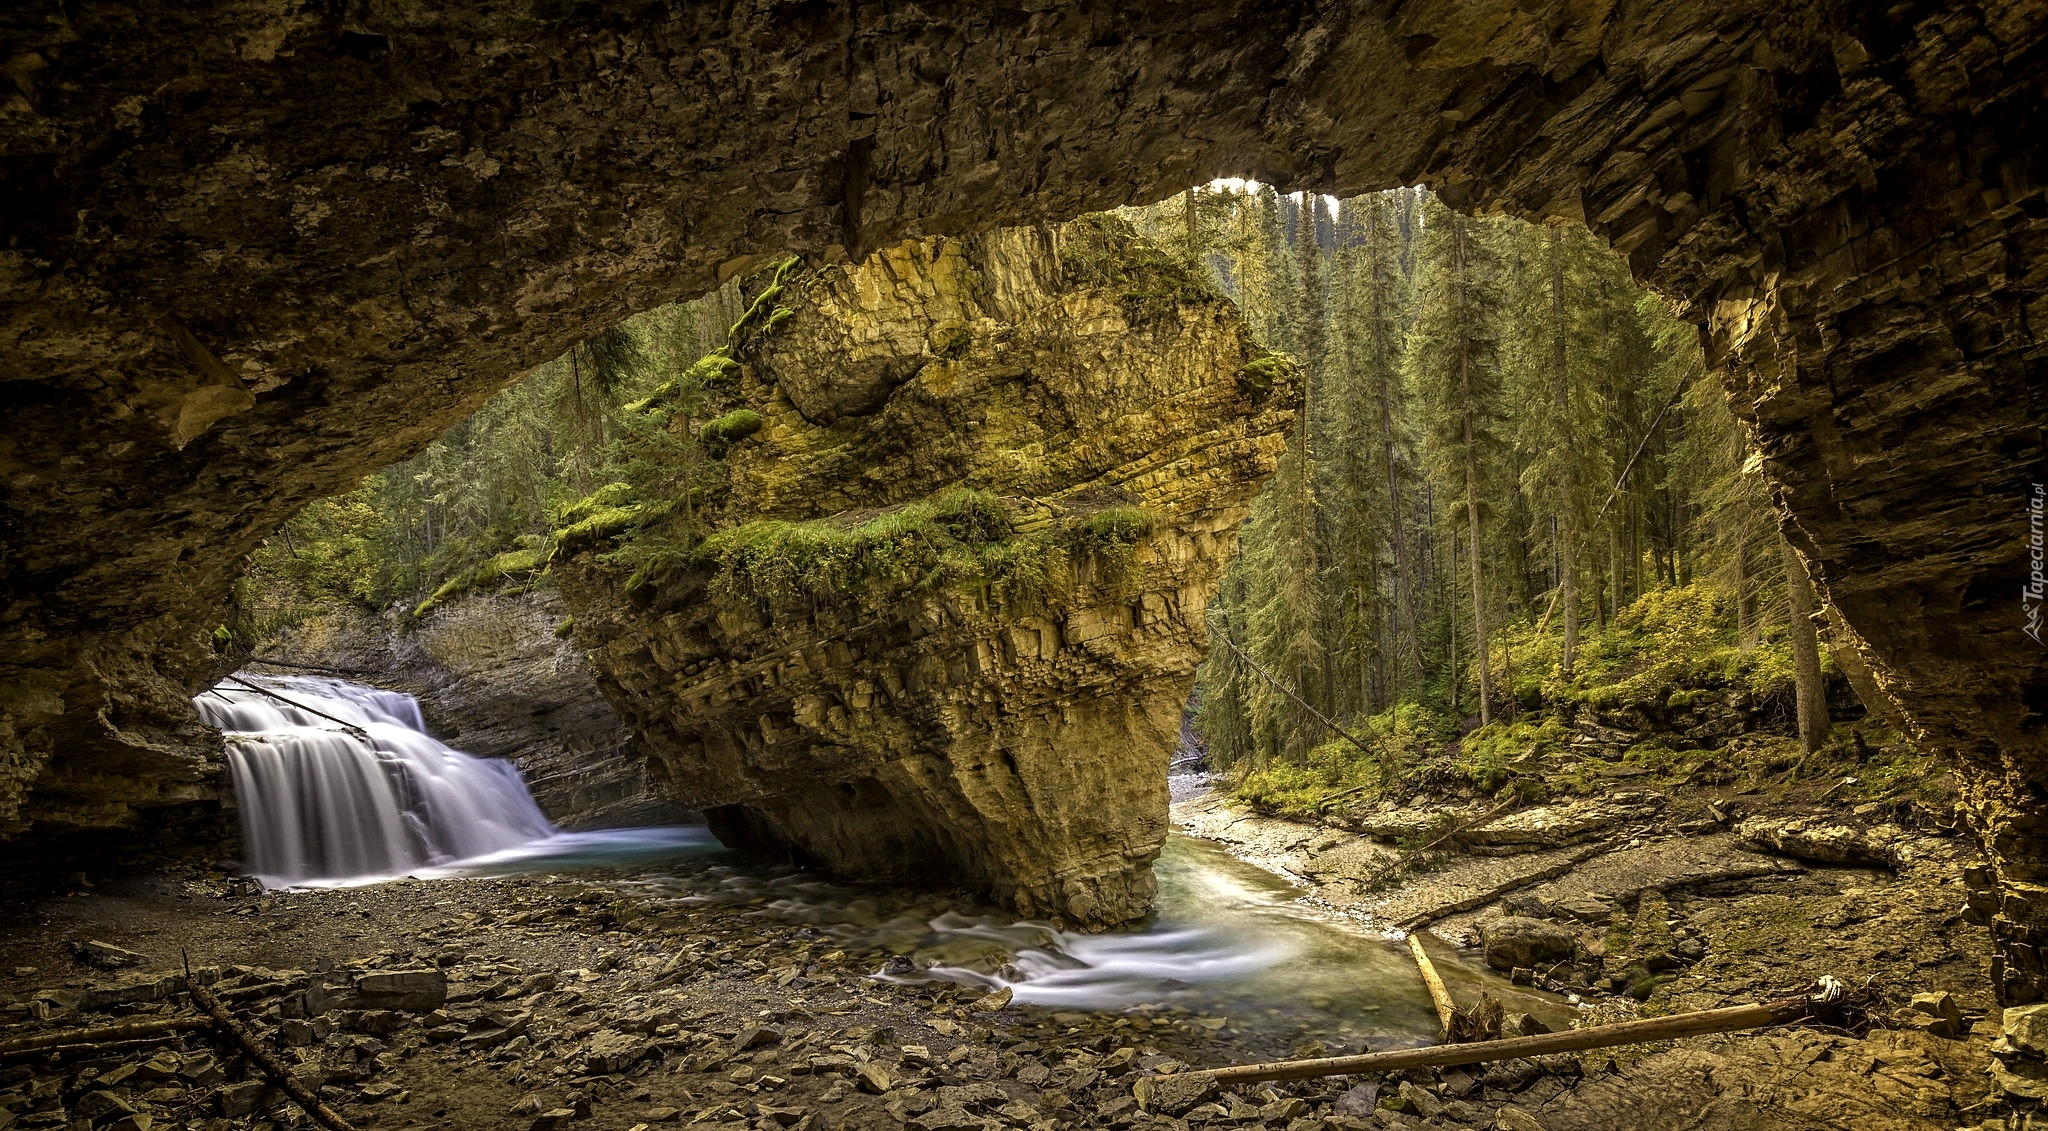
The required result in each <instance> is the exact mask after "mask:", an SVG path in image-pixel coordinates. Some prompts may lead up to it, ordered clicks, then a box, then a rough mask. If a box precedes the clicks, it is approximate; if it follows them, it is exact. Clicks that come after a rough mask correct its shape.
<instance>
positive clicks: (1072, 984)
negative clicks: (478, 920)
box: [197, 676, 1571, 1048]
mask: <svg viewBox="0 0 2048 1131" xmlns="http://www.w3.org/2000/svg"><path fill="white" fill-rule="evenodd" d="M236 678H237V679H238V680H240V681H241V682H239V683H238V682H234V681H230V682H226V683H223V684H222V685H221V686H220V687H217V688H215V689H213V690H212V691H209V692H207V693H205V694H202V695H201V696H200V697H199V698H198V700H197V702H198V705H199V708H200V711H201V714H202V715H203V716H204V717H205V719H206V721H207V722H209V723H211V724H213V725H214V726H217V727H220V728H221V729H222V730H223V731H226V732H227V737H228V763H229V768H230V772H231V775H232V778H233V783H234V788H235V793H236V796H237V799H238V803H239V805H240V815H241V821H242V831H243V842H244V848H245V851H246V852H247V854H248V857H249V858H248V861H247V866H248V869H249V871H250V872H251V873H252V874H254V875H255V876H257V877H258V878H259V879H261V880H262V881H263V882H264V883H265V884H266V885H269V886H273V887H282V886H343V885H355V884H367V883H376V882H380V881H385V880H391V879H396V878H400V877H408V876H410V877H421V878H434V877H450V876H488V875H507V874H514V873H521V872H599V871H602V872H609V873H612V878H611V879H610V882H612V883H614V884H616V885H617V886H618V887H620V888H621V889H622V890H623V891H624V892H626V893H627V894H631V895H633V896H635V897H636V898H638V899H640V900H643V901H645V902H647V903H649V904H652V905H656V906H658V905H660V904H662V903H665V902H670V901H676V902H685V903H689V902H713V903H720V904H725V905H730V906H733V907H735V908H744V909H746V910H747V911H748V912H749V913H751V914H756V915H759V916H761V917H763V918H766V919H769V920H771V921H776V922H781V923H786V924H788V925H789V926H790V927H791V928H792V929H795V928H810V929H814V930H817V931H820V932H822V933H825V934H828V935H830V936H832V937H834V938H836V939H839V940H842V941H843V942H844V944H845V945H846V946H847V947H848V949H849V950H852V949H855V948H858V949H862V950H868V951H872V952H875V953H876V954H877V955H878V956H884V955H885V956H888V957H887V959H886V961H882V962H881V965H880V968H879V969H878V971H877V972H876V977H878V978H882V979H888V980H894V981H933V980H939V981H950V982H957V983H960V984H962V985H966V986H969V987H974V988H977V989H985V990H994V989H996V988H999V987H1005V986H1007V987H1009V988H1010V989H1011V991H1012V993H1013V994H1014V1000H1015V1001H1017V1002H1018V1003H1020V1004H1023V1005H1028V1006H1036V1007H1041V1008H1045V1009H1050V1010H1054V1011H1102V1010H1108V1011H1122V1010H1134V1009H1135V1010H1141V1011H1142V1010H1151V1009H1161V1008H1166V1009H1177V1010H1185V1011H1188V1012H1192V1013H1196V1014H1199V1015H1203V1016H1211V1017H1218V1018H1221V1017H1229V1018H1232V1019H1234V1020H1235V1021H1236V1023H1238V1024H1239V1025H1243V1024H1245V1023H1247V1022H1251V1023H1254V1024H1256V1026H1257V1027H1258V1028H1259V1029H1261V1030H1263V1031H1265V1032H1266V1033H1268V1034H1269V1035H1272V1036H1276V1037H1285V1036H1288V1035H1300V1036H1310V1035H1313V1036H1316V1037H1318V1038H1320V1039H1323V1040H1324V1041H1326V1042H1327V1043H1329V1044H1330V1046H1331V1047H1333V1048H1355V1047H1358V1045H1359V1044H1361V1043H1369V1044H1371V1045H1372V1046H1373V1047H1386V1046H1388V1045H1390V1044H1414V1043H1423V1042H1426V1041H1429V1040H1433V1039H1434V1037H1435V1034H1436V1025H1437V1021H1436V1014H1435V1011H1434V1009H1433V1008H1432V1006H1431V1004H1430V1000H1429V996H1428V994H1427V992H1426V991H1425V990H1424V989H1423V986H1422V983H1421V980H1420V979H1419V977H1418V976H1417V974H1416V971H1415V966H1414V963H1413V960H1412V959H1411V958H1410V957H1409V955H1408V951H1407V948H1406V947H1405V946H1404V945H1403V944H1401V943H1400V942H1399V941H1397V939H1396V937H1394V936H1390V935H1388V934H1387V933H1385V932H1383V931H1379V930H1376V929H1374V928H1372V927H1371V926H1370V925H1368V924H1363V923H1360V922H1357V921H1355V920H1352V919H1349V918H1346V917H1344V916H1342V915H1339V914H1337V913H1335V912H1331V911H1327V910H1325V909H1321V908H1319V907H1317V906H1315V905H1313V904H1310V903H1308V902H1307V901H1305V900H1304V899H1303V898H1302V893H1301V891H1300V890H1299V889H1297V888H1295V887H1294V886H1293V885H1291V884H1290V883H1288V882H1287V881H1286V880H1284V879H1282V878H1281V877H1279V876H1276V875H1274V874H1272V873H1270V872H1267V871H1265V870H1263V869H1260V868H1257V867H1255V866H1253V865H1250V864H1246V863H1244V862H1242V861H1240V860H1237V859H1236V858H1234V857H1232V856H1231V855H1230V854H1229V853H1227V852H1225V851H1224V850H1223V849H1222V848H1220V847H1218V846H1217V845H1215V844H1213V843H1210V842H1207V841H1201V840H1196V839H1192V838H1189V837H1184V836H1180V835H1177V834H1176V835H1174V836H1173V837H1171V838H1170V839H1169V840H1168V842H1167V845H1166V849H1165V851H1164V853H1163V854H1162V856H1161V857H1160V860H1159V862H1158V864H1157V869H1158V875H1159V902H1158V905H1157V909H1156V910H1155V912H1154V914H1153V915H1152V916H1151V917H1150V918H1148V919H1147V920H1146V921H1145V922H1144V923H1143V924H1141V925H1139V926H1136V927H1134V928H1132V929H1129V930H1123V931H1114V932H1108V933H1104V934H1078V933H1070V932H1065V931H1061V930H1058V929H1056V928H1054V927H1052V926H1051V925H1049V924H1045V923H1035V922H1017V921H1015V920H1014V919H1013V918H1011V917H1007V916H1002V915H997V914H988V913H985V912H984V911H983V910H982V909H978V908H975V907H973V906H972V905H971V904H969V903H967V902H966V901H964V900H963V899H962V898H961V897H959V896H958V895H957V894H956V895H946V894H933V893H921V892H913V891H906V890H903V889H898V888H883V887H873V886H865V885H855V884H846V883H840V882H835V881H832V880H829V879H825V878H822V877H820V876H819V875H817V874H816V873H812V872H806V871H803V870H799V869H792V868H774V867H764V866H760V865H757V864H752V863H746V862H742V861H739V860H737V859H736V858H734V857H732V856H731V855H730V854H728V853H726V852H725V851H724V850H723V849H722V848H721V847H720V846H719V845H718V844H717V842H716V841H715V840H714V839H713V838H712V837H711V836H710V834H709V833H708V832H706V831H705V830H704V829H702V828H697V827H679V828H653V829H609V830H592V831H580V832H578V831H567V830H563V829H559V828H557V827H555V826H554V825H553V824H551V823H549V821H548V820H547V818H546V817H545V816H544V815H543V814H542V813H541V811H540V808H539V806H538V805H536V804H535V803H534V801H533V797H532V795H531V794H530V793H529V792H528V791H527V788H526V784H525V782H524V780H523V779H522V778H521V777H520V776H519V772H518V770H517V769H515V768H514V767H513V766H511V765H510V764H509V763H506V762H502V761H494V760H489V759H482V758H477V757H474V756H472V755H469V754H465V753H463V752H461V751H459V750H453V749H450V748H449V747H447V746H445V745H443V744H442V743H440V742H439V741H437V740H435V739H434V738H433V737H431V736H429V735H428V734H426V733H425V726H424V724H423V723H422V722H421V719H420V713H419V705H418V703H417V702H416V701H414V700H413V698H412V697H411V696H409V695H403V694H400V693H397V692H390V691H381V690H378V689H376V688H371V687H365V686H362V685H360V684H354V683H348V682H346V681H343V680H337V679H327V678H322V677H311V676H289V677H278V676H263V677H256V676H243V677H236ZM878 961H880V959H879V957H878ZM1438 966H1439V970H1440V972H1441V973H1442V974H1443V976H1444V979H1445V981H1446V982H1447V983H1448V984H1449V986H1450V989H1451V992H1452V995H1453V996H1454V997H1455V998H1457V999H1458V1000H1460V1001H1474V1000H1477V999H1478V996H1479V994H1480V993H1481V992H1482V991H1484V992H1487V993H1491V994H1493V995H1494V996H1495V997H1498V998H1502V999H1503V1000H1504V1001H1505V1002H1506V1004H1507V1006H1508V1008H1509V1009H1511V1010H1526V1011H1529V1012H1532V1013H1535V1014H1537V1015H1538V1016H1539V1017H1542V1018H1544V1019H1545V1020H1546V1021H1548V1022H1550V1023H1551V1024H1553V1025H1556V1024H1561V1023H1563V1022H1564V1021H1565V1020H1567V1019H1568V1018H1569V1017H1570V1016H1571V1013H1570V1010H1569V1009H1568V1008H1566V1007H1565V1006H1563V1005H1562V1004H1561V1003H1559V1002H1558V1001H1557V999H1555V998H1552V997H1549V996H1548V995H1542V994H1536V993H1530V992H1525V991H1521V990H1517V989H1515V988H1514V987H1511V986H1508V985H1507V984H1506V983H1505V981H1504V980H1502V979H1500V978H1498V977H1497V976H1495V975H1492V974H1490V973H1487V972H1485V971H1483V970H1482V969H1480V968H1477V967H1475V966H1472V965H1470V964H1468V963H1466V962H1464V961H1462V960H1460V959H1458V958H1456V957H1455V956H1450V955H1444V956H1442V957H1441V958H1439V961H1438Z"/></svg>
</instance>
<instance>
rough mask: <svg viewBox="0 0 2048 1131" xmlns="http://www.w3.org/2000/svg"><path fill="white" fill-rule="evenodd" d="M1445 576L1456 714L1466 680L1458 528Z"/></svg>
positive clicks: (1453, 533)
mask: <svg viewBox="0 0 2048 1131" xmlns="http://www.w3.org/2000/svg"><path fill="white" fill-rule="evenodd" d="M1444 576H1445V577H1447V578H1449V579H1450V588H1451V591H1450V594H1449V597H1450V600H1449V601H1448V602H1446V604H1448V605H1449V606H1450V609H1451V714H1453V715H1455V714H1457V713H1458V685H1459V684H1461V683H1463V682H1464V678H1463V677H1462V676H1460V675H1459V674H1458V532H1457V530H1456V529H1453V530H1452V531H1451V568H1450V572H1448V573H1446V574H1444Z"/></svg>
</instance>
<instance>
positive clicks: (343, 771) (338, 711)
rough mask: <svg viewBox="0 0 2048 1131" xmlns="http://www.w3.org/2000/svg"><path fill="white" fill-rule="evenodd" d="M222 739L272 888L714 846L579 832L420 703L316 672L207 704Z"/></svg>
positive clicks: (249, 834) (262, 873)
mask: <svg viewBox="0 0 2048 1131" xmlns="http://www.w3.org/2000/svg"><path fill="white" fill-rule="evenodd" d="M194 703H195V704H196V705H197V706H198V708H199V714H200V717H201V718H203V719H204V720H205V721H206V722H208V723H210V724H211V725H213V726H216V727H219V728H220V729H221V730H222V731H224V732H226V734H227V740H228V743H227V748H228V750H227V752H228V771H229V775H230V777H231V779H232V780H233V783H234V788H235V796H236V798H237V799H238V801H239V803H240V806H241V820H242V843H243V847H244V850H245V852H246V853H247V856H248V861H247V863H248V866H249V870H250V872H252V873H253V874H254V875H255V876H256V877H257V878H258V879H259V880H261V881H262V882H263V883H264V884H266V885H268V886H272V887H282V886H292V885H314V884H319V885H331V884H337V883H362V882H366V881H375V880H381V879H390V878H393V877H396V876H403V875H435V874H448V873H449V872H451V871H455V870H459V869H458V868H457V866H458V865H459V864H463V863H468V864H473V865H480V864H486V863H498V864H506V863H521V862H526V863H536V864H546V863H552V862H556V861H559V860H560V859H562V858H564V857H575V856H583V857H587V858H591V859H590V862H594V863H605V862H607V860H606V857H607V855H608V854H610V855H614V856H616V855H619V854H620V850H623V851H624V854H628V855H630V854H632V853H633V852H636V851H641V852H644V851H647V850H654V851H663V850H673V849H675V848H683V847H696V846H700V845H706V844H708V843H709V842H710V837H709V836H708V835H707V834H705V833H704V832H703V830H700V829H621V830H611V831H607V832H596V833H570V832H563V831H561V830H559V829H557V828H556V827H555V826H554V825H553V824H552V823H550V822H549V821H548V819H547V817H546V816H545V815H544V814H543V813H542V812H541V811H540V806H539V805H537V804H535V802H534V800H533V794H532V793H531V792H529V791H528V790H527V788H526V781H525V779H524V778H522V777H520V775H519V771H518V769H516V768H515V767H513V765H512V764H511V763H509V762H503V761H498V760H494V759H487V758H478V757H475V756H473V755H470V754H465V753H463V752H462V751H460V750H454V749H450V748H449V747H447V746H445V745H443V744H442V743H440V742H439V741H437V740H436V739H434V738H433V736H431V735H429V734H427V733H426V724H425V723H424V721H423V720H422V719H421V718H420V708H419V702H418V701H417V700H415V699H414V698H413V697H412V696H410V695H405V694H401V693H399V692H395V691H382V690H379V689H377V688H374V687H365V686H363V685H362V684H357V683H350V682H348V681H346V680H339V679H329V678H325V677H319V676H236V677H233V678H231V679H230V680H228V681H225V682H223V683H222V684H220V685H219V686H217V687H215V688H213V689H212V690H210V691H207V692H205V693H203V694H201V695H200V696H199V697H198V698H197V699H195V700H194Z"/></svg>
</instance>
